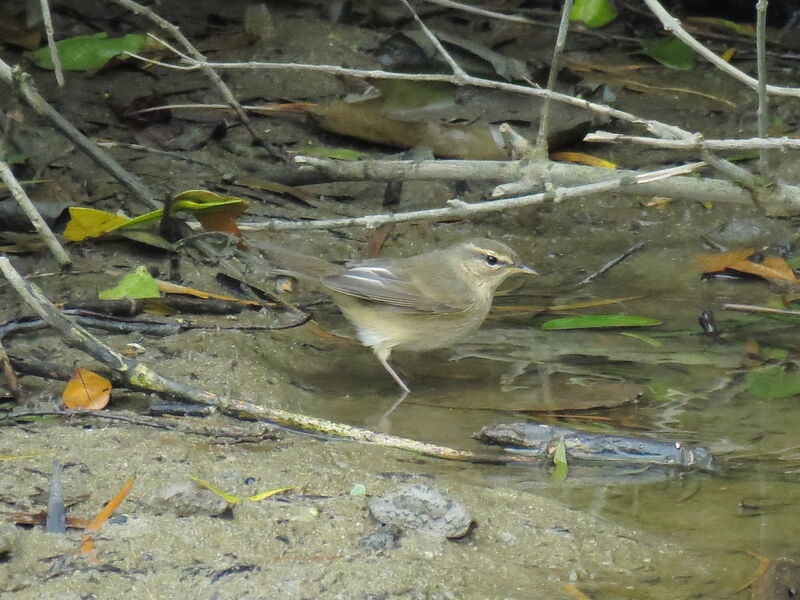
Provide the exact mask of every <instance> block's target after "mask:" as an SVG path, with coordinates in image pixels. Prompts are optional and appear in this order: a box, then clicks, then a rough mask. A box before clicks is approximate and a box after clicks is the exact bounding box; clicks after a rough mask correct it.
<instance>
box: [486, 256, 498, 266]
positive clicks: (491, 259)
mask: <svg viewBox="0 0 800 600" xmlns="http://www.w3.org/2000/svg"><path fill="white" fill-rule="evenodd" d="M486 264H487V265H489V266H490V267H495V266H497V257H496V256H494V255H492V254H487V255H486Z"/></svg>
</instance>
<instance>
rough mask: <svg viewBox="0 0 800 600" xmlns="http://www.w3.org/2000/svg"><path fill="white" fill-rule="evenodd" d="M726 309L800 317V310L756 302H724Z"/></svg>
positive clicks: (723, 306)
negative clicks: (762, 304)
mask: <svg viewBox="0 0 800 600" xmlns="http://www.w3.org/2000/svg"><path fill="white" fill-rule="evenodd" d="M722 308H723V309H725V310H734V311H738V312H747V313H761V314H765V315H784V316H788V317H800V310H789V309H784V308H771V307H769V306H756V305H754V304H723V305H722Z"/></svg>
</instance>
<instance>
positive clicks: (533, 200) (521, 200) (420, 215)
mask: <svg viewBox="0 0 800 600" xmlns="http://www.w3.org/2000/svg"><path fill="white" fill-rule="evenodd" d="M304 158H307V157H304ZM702 166H704V164H703V163H693V164H690V165H684V166H683V167H679V168H675V167H673V168H670V169H663V170H659V171H652V172H648V173H644V174H639V175H634V176H630V177H628V176H623V177H620V176H619V175H618V174H617V173H615V172H613V171H611V172H609V174H611V175H614V177H610V178H607V179H606V180H605V181H601V182H598V183H591V184H587V185H579V186H575V187H571V188H559V189H557V190H554V191H551V192H543V193H540V194H531V195H527V196H519V197H516V198H504V199H502V200H492V201H489V202H477V203H473V204H467V203H466V202H463V201H461V200H458V199H452V200H450V201H449V202H448V204H450V207H449V208H433V209H428V210H416V211H410V212H404V213H393V214H382V215H367V216H364V217H350V218H342V219H327V220H319V221H278V220H272V221H268V222H266V223H260V224H251V223H247V224H242V229H245V228H247V229H250V230H259V229H261V230H269V231H289V230H298V229H327V228H336V227H370V228H374V227H378V226H380V225H383V224H385V223H408V222H412V221H433V220H439V219H452V218H466V217H468V216H471V215H476V214H485V213H491V212H498V211H503V210H511V209H516V208H522V207H525V206H532V205H534V204H541V203H543V202H546V201H552V202H563V201H564V200H568V199H570V198H577V197H580V196H585V195H591V194H600V193H603V192H609V191H613V190H619V189H624V188H626V187H631V186H632V187H636V186H638V185H640V184H643V183H647V182H654V181H658V180H659V179H662V178H667V177H674V176H676V175H681V174H686V173H690V172H692V171H693V170H696V169H697V168H699V167H702Z"/></svg>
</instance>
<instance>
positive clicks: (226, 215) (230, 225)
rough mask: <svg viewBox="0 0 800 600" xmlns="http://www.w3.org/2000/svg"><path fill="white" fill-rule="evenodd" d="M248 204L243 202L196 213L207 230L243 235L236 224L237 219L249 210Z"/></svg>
mask: <svg viewBox="0 0 800 600" xmlns="http://www.w3.org/2000/svg"><path fill="white" fill-rule="evenodd" d="M247 207H248V204H247V203H246V202H242V203H240V204H234V205H230V206H224V207H220V208H219V209H214V210H205V211H198V212H196V213H195V214H194V216H195V218H196V219H197V220H198V221H200V224H201V225H202V226H203V229H205V230H206V231H222V232H224V233H230V234H232V235H235V236H236V237H242V232H241V231H239V227H238V226H237V225H236V219H238V218H239V217H240V216H241V214H242V213H243V212H244V211H246V210H247Z"/></svg>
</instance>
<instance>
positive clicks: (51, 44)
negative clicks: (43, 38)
mask: <svg viewBox="0 0 800 600" xmlns="http://www.w3.org/2000/svg"><path fill="white" fill-rule="evenodd" d="M39 5H40V6H41V9H42V20H43V21H44V31H45V34H46V35H47V47H48V48H49V49H50V60H52V61H53V71H54V72H55V74H56V83H57V84H58V87H64V72H63V71H62V69H61V57H60V56H59V55H58V48H57V47H56V40H55V37H54V35H53V19H52V17H51V15H50V3H49V2H48V0H40V2H39Z"/></svg>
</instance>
